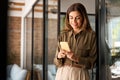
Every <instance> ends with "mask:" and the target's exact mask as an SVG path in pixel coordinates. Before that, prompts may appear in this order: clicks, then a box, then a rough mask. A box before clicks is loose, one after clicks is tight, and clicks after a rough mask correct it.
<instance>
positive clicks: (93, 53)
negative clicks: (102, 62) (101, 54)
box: [79, 34, 97, 69]
mask: <svg viewBox="0 0 120 80" xmlns="http://www.w3.org/2000/svg"><path fill="white" fill-rule="evenodd" d="M96 42H97V41H96V35H95V34H93V35H92V37H91V43H90V46H91V49H90V51H89V56H88V57H79V63H80V64H83V65H84V66H85V68H87V69H92V68H93V67H94V64H95V62H96V58H97V44H96Z"/></svg>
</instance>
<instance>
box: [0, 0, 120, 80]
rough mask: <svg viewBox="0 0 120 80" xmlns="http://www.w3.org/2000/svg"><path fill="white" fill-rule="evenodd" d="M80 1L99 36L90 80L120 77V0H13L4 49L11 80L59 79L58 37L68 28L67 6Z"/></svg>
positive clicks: (8, 12) (10, 1)
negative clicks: (56, 57) (13, 79)
mask: <svg viewBox="0 0 120 80" xmlns="http://www.w3.org/2000/svg"><path fill="white" fill-rule="evenodd" d="M77 2H80V3H82V4H83V5H84V6H85V7H86V10H87V13H88V17H89V20H90V24H91V26H92V29H93V30H94V31H95V32H96V35H97V48H98V50H97V54H98V57H97V61H96V65H95V66H94V68H93V69H91V70H89V74H90V80H120V36H119V35H120V33H119V31H120V1H119V0H9V1H8V2H7V5H8V9H7V11H6V12H7V18H6V22H7V25H6V24H5V26H7V27H6V33H5V34H6V37H5V38H4V39H7V40H5V41H6V43H5V44H6V46H5V48H3V49H2V50H4V51H3V52H5V53H6V56H7V57H6V58H7V59H6V61H7V63H6V79H7V80H9V79H10V78H15V79H16V80H17V78H19V77H18V76H21V77H22V79H23V78H24V80H55V75H56V71H57V67H56V66H55V64H54V63H53V59H54V56H55V52H56V46H57V38H58V35H59V34H60V32H61V30H62V29H63V28H64V27H63V26H64V19H65V14H66V10H67V8H68V7H69V6H70V5H71V4H72V3H77ZM1 30H2V29H1ZM1 36H2V34H1ZM1 41H2V40H1ZM1 43H2V42H1ZM1 48H2V46H1ZM6 50H7V51H6ZM14 67H15V68H14ZM12 71H13V72H12ZM22 73H23V74H22ZM3 80H4V79H3ZM10 80H12V79H10Z"/></svg>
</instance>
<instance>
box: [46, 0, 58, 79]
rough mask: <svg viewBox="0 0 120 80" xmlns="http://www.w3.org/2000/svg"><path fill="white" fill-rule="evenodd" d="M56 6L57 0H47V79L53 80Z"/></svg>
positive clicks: (56, 28)
mask: <svg viewBox="0 0 120 80" xmlns="http://www.w3.org/2000/svg"><path fill="white" fill-rule="evenodd" d="M57 6H58V2H57V0H48V80H55V75H56V66H55V65H54V63H53V59H54V56H55V52H56V46H57V33H58V23H57V22H58V17H57V15H58V13H57V11H58V9H57Z"/></svg>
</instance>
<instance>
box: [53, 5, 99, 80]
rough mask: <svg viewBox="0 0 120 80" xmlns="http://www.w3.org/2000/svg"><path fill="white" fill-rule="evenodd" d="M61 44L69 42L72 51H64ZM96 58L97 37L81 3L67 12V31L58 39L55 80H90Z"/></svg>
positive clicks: (72, 6)
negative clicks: (89, 71) (90, 72)
mask: <svg viewBox="0 0 120 80" xmlns="http://www.w3.org/2000/svg"><path fill="white" fill-rule="evenodd" d="M60 42H68V45H69V47H70V51H67V50H65V49H62V48H61V46H60ZM96 57H97V54H96V35H95V32H94V31H93V30H92V29H91V26H90V23H89V20H88V16H87V12H86V9H85V7H84V6H83V5H82V4H81V3H74V4H72V5H71V6H70V7H69V8H68V10H67V13H66V19H65V30H64V31H63V32H62V33H61V34H60V36H59V39H58V47H57V52H56V55H55V58H54V63H55V64H56V66H57V67H58V69H57V74H56V78H55V80H90V76H89V73H88V69H92V68H93V67H94V64H95V61H96Z"/></svg>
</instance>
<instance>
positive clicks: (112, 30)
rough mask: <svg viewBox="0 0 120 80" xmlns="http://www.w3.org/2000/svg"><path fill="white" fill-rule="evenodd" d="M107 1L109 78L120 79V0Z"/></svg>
mask: <svg viewBox="0 0 120 80" xmlns="http://www.w3.org/2000/svg"><path fill="white" fill-rule="evenodd" d="M105 3H106V22H105V41H106V43H107V46H108V49H109V53H108V55H106V58H105V61H106V63H108V64H109V69H110V71H107V72H106V73H107V74H110V77H109V79H112V80H119V79H120V32H119V31H120V1H119V0H105Z"/></svg>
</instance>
